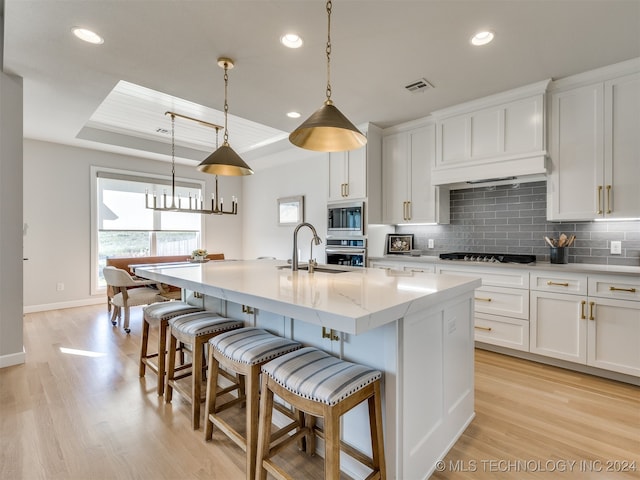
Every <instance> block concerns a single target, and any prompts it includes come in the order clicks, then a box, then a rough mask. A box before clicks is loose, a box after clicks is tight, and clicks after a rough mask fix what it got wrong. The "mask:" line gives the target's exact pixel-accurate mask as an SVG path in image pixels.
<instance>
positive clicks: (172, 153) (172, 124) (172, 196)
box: [171, 114, 176, 207]
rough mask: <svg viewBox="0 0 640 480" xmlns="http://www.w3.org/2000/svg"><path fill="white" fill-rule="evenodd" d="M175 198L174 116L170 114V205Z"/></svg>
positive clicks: (173, 203) (173, 202)
mask: <svg viewBox="0 0 640 480" xmlns="http://www.w3.org/2000/svg"><path fill="white" fill-rule="evenodd" d="M175 199H176V116H175V115H174V114H171V205H172V206H174V207H175Z"/></svg>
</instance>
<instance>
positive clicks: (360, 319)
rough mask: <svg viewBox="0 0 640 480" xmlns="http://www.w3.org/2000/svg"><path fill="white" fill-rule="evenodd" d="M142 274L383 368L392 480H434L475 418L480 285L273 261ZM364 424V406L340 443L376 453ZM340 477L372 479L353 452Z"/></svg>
mask: <svg viewBox="0 0 640 480" xmlns="http://www.w3.org/2000/svg"><path fill="white" fill-rule="evenodd" d="M136 274H137V275H139V276H141V277H146V278H150V279H152V280H157V281H160V282H163V283H168V284H172V285H175V286H179V287H182V288H184V289H187V290H192V291H195V292H200V293H202V294H204V295H205V298H204V302H205V305H206V306H207V308H210V309H212V310H217V311H219V312H220V313H224V314H225V315H228V316H232V317H234V318H242V319H243V320H245V323H247V324H248V325H255V326H257V327H260V328H266V329H268V330H269V331H271V332H273V333H276V334H278V335H282V336H286V337H288V338H292V339H294V340H297V341H299V342H301V343H302V344H304V345H310V346H314V347H317V348H321V349H323V350H325V351H327V352H329V353H331V354H332V355H336V356H339V357H340V358H344V359H346V360H348V361H353V362H357V363H362V364H365V365H369V366H371V367H373V368H377V369H379V370H381V371H382V372H383V373H384V380H383V389H382V390H383V397H384V401H383V408H384V436H385V456H386V463H387V478H396V479H405V478H406V479H409V478H416V479H417V478H428V477H429V476H430V475H431V474H432V473H433V472H434V471H435V468H436V464H437V462H438V461H439V460H440V459H442V458H444V456H445V455H446V454H447V452H448V451H449V449H450V448H451V447H452V446H453V445H454V444H455V442H456V441H457V439H458V438H459V437H460V436H461V435H462V433H463V432H464V430H465V429H466V428H467V426H468V425H469V423H471V421H472V420H473V417H474V364H473V358H474V328H473V305H474V299H473V294H474V291H475V289H476V288H477V287H479V286H480V284H481V282H480V279H479V278H470V277H462V276H456V275H436V274H429V273H415V272H396V271H385V270H380V269H375V268H359V269H356V270H350V271H348V272H344V273H325V272H319V271H316V272H314V273H313V274H310V273H309V272H307V271H305V270H299V271H297V272H292V271H291V268H290V266H287V264H286V263H285V262H283V261H277V260H251V261H231V260H226V261H211V262H208V263H204V264H189V265H165V266H145V267H137V268H136ZM211 306H213V307H211ZM244 306H248V307H251V308H249V309H247V308H245V307H244ZM368 422H369V420H368V409H367V406H366V403H365V404H361V405H359V406H357V407H356V408H354V409H352V410H350V411H349V412H347V413H346V414H345V416H344V417H343V420H342V425H343V428H342V440H343V441H345V442H346V443H348V444H349V445H351V446H353V447H354V448H358V449H360V450H362V451H365V452H366V451H370V448H371V445H370V439H369V428H368V425H369V423H368ZM341 469H342V470H343V471H344V472H345V473H346V474H347V475H348V476H349V477H350V478H356V479H358V478H366V477H367V476H368V474H369V470H368V469H367V468H365V467H363V466H362V465H361V464H360V463H359V462H357V461H356V460H355V459H354V458H353V457H351V456H349V455H347V454H345V455H344V456H343V457H342V461H341Z"/></svg>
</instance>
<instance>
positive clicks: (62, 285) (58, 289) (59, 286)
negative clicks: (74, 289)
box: [56, 282, 64, 292]
mask: <svg viewBox="0 0 640 480" xmlns="http://www.w3.org/2000/svg"><path fill="white" fill-rule="evenodd" d="M56 290H57V291H58V292H62V291H63V290H64V283H62V282H58V283H57V284H56Z"/></svg>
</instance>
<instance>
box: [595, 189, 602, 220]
mask: <svg viewBox="0 0 640 480" xmlns="http://www.w3.org/2000/svg"><path fill="white" fill-rule="evenodd" d="M596 196H597V197H598V210H596V215H602V207H601V206H600V205H601V203H600V202H601V198H602V185H598V191H597V193H596Z"/></svg>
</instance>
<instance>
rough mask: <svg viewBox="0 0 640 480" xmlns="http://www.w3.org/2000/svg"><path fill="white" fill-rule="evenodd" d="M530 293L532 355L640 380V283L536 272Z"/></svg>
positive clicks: (624, 278)
mask: <svg viewBox="0 0 640 480" xmlns="http://www.w3.org/2000/svg"><path fill="white" fill-rule="evenodd" d="M545 278H552V280H547V281H546V282H544V281H540V280H541V279H545ZM548 282H551V284H548ZM587 284H588V291H587V289H586V286H587ZM531 289H532V290H531V293H530V295H531V302H530V303H531V319H530V325H531V331H530V344H531V347H530V351H531V353H536V354H539V355H545V356H547V357H553V358H559V359H561V360H567V361H570V362H575V363H581V364H584V365H589V366H592V367H597V368H602V369H605V370H610V371H614V372H619V373H624V374H628V375H636V376H640V296H639V295H638V291H639V290H640V280H638V279H634V278H633V277H622V276H610V275H589V276H588V278H587V276H586V275H577V274H573V275H571V274H564V275H562V274H561V275H558V274H557V273H553V272H535V273H532V274H531ZM570 291H573V292H577V293H580V294H571V293H565V292H570ZM557 292H561V293H557ZM585 293H587V294H588V295H585Z"/></svg>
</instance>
